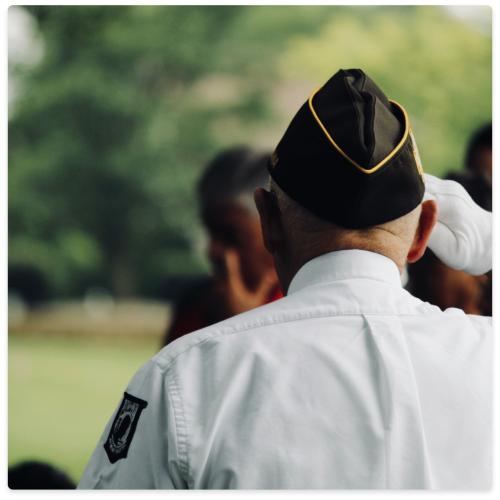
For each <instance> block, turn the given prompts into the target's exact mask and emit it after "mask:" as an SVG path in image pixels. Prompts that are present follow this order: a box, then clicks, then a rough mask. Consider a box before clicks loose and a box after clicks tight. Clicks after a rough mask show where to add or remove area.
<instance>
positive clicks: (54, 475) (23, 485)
mask: <svg viewBox="0 0 500 500" xmlns="http://www.w3.org/2000/svg"><path fill="white" fill-rule="evenodd" d="M9 488H10V489H11V490H72V489H75V488H76V484H75V483H74V482H73V481H72V480H71V479H70V478H69V477H68V476H67V475H66V474H65V473H64V472H63V471H61V470H59V469H58V468H56V467H54V466H53V465H50V464H48V463H44V462H39V461H36V460H29V461H26V462H21V463H19V464H17V465H13V466H12V467H9Z"/></svg>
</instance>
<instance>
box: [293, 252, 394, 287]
mask: <svg viewBox="0 0 500 500" xmlns="http://www.w3.org/2000/svg"><path fill="white" fill-rule="evenodd" d="M353 278H354V279H356V278H362V279H370V280H376V281H383V282H386V283H390V284H392V285H396V286H399V287H401V286H402V285H401V275H400V273H399V269H398V266H397V265H396V263H395V262H394V261H392V260H391V259H389V258H388V257H385V256H384V255H380V254H378V253H374V252H367V251H366V250H338V251H336V252H329V253H326V254H323V255H320V256H319V257H316V258H314V259H312V260H310V261H309V262H306V263H305V264H304V265H303V266H302V267H301V268H300V269H299V271H298V272H297V274H296V275H295V276H294V278H293V279H292V282H291V283H290V286H289V287H288V294H291V293H295V292H297V291H299V290H301V289H302V288H306V287H308V286H311V285H317V284H320V283H327V282H331V281H338V280H344V279H353Z"/></svg>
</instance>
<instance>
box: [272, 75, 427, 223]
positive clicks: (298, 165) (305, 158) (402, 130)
mask: <svg viewBox="0 0 500 500" xmlns="http://www.w3.org/2000/svg"><path fill="white" fill-rule="evenodd" d="M269 173H270V175H271V177H272V178H273V180H274V181H275V182H276V183H277V184H278V186H280V187H281V189H283V191H285V193H287V194H288V195H289V196H290V197H291V198H292V199H294V200H295V201H296V202H297V203H299V204H300V205H302V206H303V207H304V208H307V209H308V210H309V211H311V212H312V213H314V214H316V215H317V216H318V217H320V218H322V219H325V220H328V221H330V222H333V223H335V224H337V225H339V226H342V227H345V228H352V229H357V228H363V227H369V226H373V225H376V224H382V223H384V222H387V221H390V220H393V219H397V218H398V217H401V216H403V215H405V214H407V213H408V212H411V211H412V210H413V209H414V208H416V207H417V206H418V205H419V204H420V203H421V201H422V198H423V195H424V190H425V188H424V181H423V170H422V166H421V163H420V158H419V155H418V150H417V146H416V143H415V140H414V137H413V134H412V131H411V127H410V122H409V118H408V115H407V113H406V111H405V110H404V108H403V107H402V106H401V105H400V104H398V103H396V102H395V101H391V100H389V99H388V98H387V97H386V95H385V94H384V93H383V92H382V90H381V89H380V88H379V87H378V86H377V85H376V84H375V83H374V82H373V80H371V79H370V78H369V77H368V76H367V75H366V74H365V73H364V72H363V71H362V70H360V69H350V70H340V71H338V72H337V73H335V75H333V77H332V78H330V80H328V82H327V83H326V84H325V85H324V86H323V87H321V88H320V89H319V90H317V91H316V92H314V93H313V94H312V95H311V96H310V98H309V99H308V100H307V101H306V102H305V103H304V104H303V105H302V107H301V108H300V109H299V111H298V112H297V114H296V115H295V117H294V118H293V120H292V121H291V123H290V125H289V126H288V129H287V130H286V132H285V134H284V136H283V137H282V139H281V141H280V142H279V144H278V146H277V147H276V149H275V151H274V153H273V154H272V156H271V160H270V164H269Z"/></svg>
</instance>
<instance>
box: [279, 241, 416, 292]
mask: <svg viewBox="0 0 500 500" xmlns="http://www.w3.org/2000/svg"><path fill="white" fill-rule="evenodd" d="M390 236H392V237H393V238H395V237H394V236H393V235H384V238H383V239H384V240H385V241H380V239H379V238H371V239H370V240H369V241H367V240H366V239H365V238H354V239H353V238H347V239H345V240H344V241H336V242H335V244H332V242H328V240H326V239H321V240H317V241H307V240H303V243H302V244H301V245H294V247H293V250H294V251H290V252H286V254H285V256H284V257H279V256H276V255H275V265H276V269H277V272H278V276H279V279H280V283H281V286H282V288H283V290H284V291H285V292H287V291H288V287H289V286H290V282H291V281H292V279H293V277H294V276H295V275H296V274H297V272H298V271H299V269H300V268H301V267H302V266H303V265H304V264H306V263H307V262H309V261H310V260H312V259H315V258H316V257H319V256H320V255H323V254H325V253H329V252H335V251H339V250H366V251H369V252H374V253H378V254H380V255H383V256H385V257H388V258H389V259H391V260H392V261H393V262H394V263H395V264H396V265H397V267H398V269H399V272H400V274H402V272H403V269H404V266H405V263H406V255H407V252H406V253H405V251H404V249H403V248H401V245H399V246H398V245H388V244H387V240H391V239H392V238H391V237H390ZM399 243H400V242H399Z"/></svg>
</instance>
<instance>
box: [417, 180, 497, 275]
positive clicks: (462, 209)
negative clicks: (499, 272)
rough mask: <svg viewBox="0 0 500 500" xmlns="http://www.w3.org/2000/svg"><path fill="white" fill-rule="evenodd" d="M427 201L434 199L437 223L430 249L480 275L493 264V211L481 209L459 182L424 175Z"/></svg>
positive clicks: (452, 264)
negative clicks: (436, 208) (436, 206)
mask: <svg viewBox="0 0 500 500" xmlns="http://www.w3.org/2000/svg"><path fill="white" fill-rule="evenodd" d="M424 200H435V201H436V203H437V205H438V222H437V224H436V227H435V228H434V230H433V232H432V234H431V237H430V239H429V248H430V249H431V250H432V251H433V252H434V253H435V254H436V255H437V257H438V258H439V259H440V260H441V261H442V262H444V263H445V264H446V265H447V266H449V267H452V268H453V269H457V270H458V271H465V272H467V273H469V274H473V275H480V274H484V273H487V272H488V271H490V270H491V267H492V220H491V212H488V211H486V210H484V209H482V208H481V207H480V206H479V205H477V204H476V203H475V202H474V201H473V199H472V198H471V197H470V195H469V193H467V191H466V190H465V188H464V187H463V186H461V185H460V184H459V183H458V182H455V181H450V180H443V179H438V178H437V177H434V176H433V175H429V174H425V196H424Z"/></svg>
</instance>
